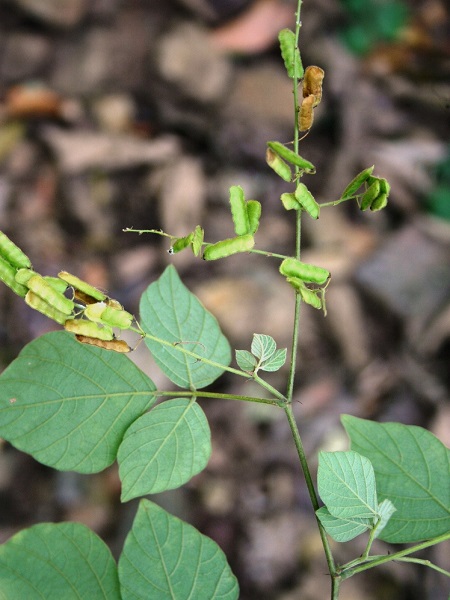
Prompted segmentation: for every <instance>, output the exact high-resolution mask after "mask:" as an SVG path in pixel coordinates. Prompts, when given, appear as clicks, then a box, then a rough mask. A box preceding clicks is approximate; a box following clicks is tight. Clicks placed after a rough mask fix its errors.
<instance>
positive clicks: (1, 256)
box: [0, 231, 134, 352]
mask: <svg viewBox="0 0 450 600" xmlns="http://www.w3.org/2000/svg"><path fill="white" fill-rule="evenodd" d="M0 279H1V280H2V281H3V282H4V283H5V284H6V285H7V286H9V287H10V288H11V289H12V290H13V291H14V292H15V293H16V294H17V295H19V296H21V297H22V298H24V299H25V302H26V303H27V304H28V306H30V307H31V308H33V309H34V310H37V311H39V312H40V313H42V314H44V315H45V316H47V317H48V318H50V319H52V320H53V321H56V322H57V323H59V324H60V325H63V326H64V328H65V329H66V330H67V331H70V332H72V333H74V334H75V336H76V338H77V340H78V341H80V342H82V343H86V344H91V345H95V346H99V347H101V348H105V349H107V350H115V351H116V352H129V351H130V350H131V348H130V347H129V346H128V344H126V342H124V341H123V340H118V339H116V337H115V334H114V328H118V329H129V328H130V327H131V326H132V323H133V321H134V317H133V315H132V314H131V313H129V312H127V311H126V310H124V309H123V306H122V305H121V304H120V303H119V302H117V300H113V299H112V298H108V296H106V294H104V293H103V292H101V291H100V290H98V289H97V288H95V287H94V286H92V285H90V284H89V283H87V282H85V281H83V280H81V279H80V278H79V277H76V276H75V275H71V274H70V273H67V271H61V272H60V273H59V274H58V277H49V276H42V275H40V274H39V273H37V272H36V271H34V270H33V267H32V264H31V261H30V259H29V258H28V256H27V255H26V254H24V253H23V252H22V250H21V249H20V248H19V247H18V246H16V244H14V242H13V241H12V240H10V239H9V238H8V236H6V235H5V234H4V233H3V232H1V231H0ZM68 291H69V295H67V293H68ZM69 296H70V297H69Z"/></svg>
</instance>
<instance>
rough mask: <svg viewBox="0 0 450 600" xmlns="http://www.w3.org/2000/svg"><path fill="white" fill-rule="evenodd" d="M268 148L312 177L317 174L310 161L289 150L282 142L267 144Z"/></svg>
mask: <svg viewBox="0 0 450 600" xmlns="http://www.w3.org/2000/svg"><path fill="white" fill-rule="evenodd" d="M267 146H268V147H269V148H270V149H271V150H272V151H273V152H275V154H278V156H280V157H281V158H282V159H284V160H287V161H288V162H290V163H291V164H293V165H295V166H296V167H299V168H300V169H301V170H302V171H305V172H306V173H310V174H311V175H313V174H314V173H315V172H316V167H315V166H314V165H313V164H312V163H310V162H309V160H306V159H304V158H303V157H302V156H300V155H299V154H296V153H295V152H293V151H292V150H289V148H287V147H286V146H285V145H284V144H282V143H281V142H267ZM286 181H287V180H286Z"/></svg>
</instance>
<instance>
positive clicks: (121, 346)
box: [75, 334, 131, 354]
mask: <svg viewBox="0 0 450 600" xmlns="http://www.w3.org/2000/svg"><path fill="white" fill-rule="evenodd" d="M75 337H76V339H77V341H79V342H81V343H82V344H90V345H91V346H97V347H98V348H103V349H104V350H114V352H120V353H122V354H124V353H127V352H131V348H130V346H129V345H128V344H127V343H126V342H124V341H123V340H100V339H98V338H95V337H89V336H87V335H80V334H77V335H76V336H75Z"/></svg>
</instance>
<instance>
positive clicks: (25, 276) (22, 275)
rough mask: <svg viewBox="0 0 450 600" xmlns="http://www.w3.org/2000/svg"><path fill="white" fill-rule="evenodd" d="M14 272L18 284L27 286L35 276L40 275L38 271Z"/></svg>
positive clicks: (21, 270) (22, 270)
mask: <svg viewBox="0 0 450 600" xmlns="http://www.w3.org/2000/svg"><path fill="white" fill-rule="evenodd" d="M14 272H15V280H16V281H17V283H21V284H22V285H27V283H28V280H29V279H30V278H31V277H33V275H37V274H38V273H36V271H33V269H19V270H18V271H16V270H15V269H14Z"/></svg>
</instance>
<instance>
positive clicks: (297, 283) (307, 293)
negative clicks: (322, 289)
mask: <svg viewBox="0 0 450 600" xmlns="http://www.w3.org/2000/svg"><path fill="white" fill-rule="evenodd" d="M286 281H287V282H288V283H290V284H291V285H292V287H293V288H294V289H295V290H296V291H297V292H298V293H299V294H300V296H301V299H302V300H303V302H305V303H306V304H309V305H310V306H313V307H314V308H317V309H319V310H320V309H321V308H322V300H321V299H320V298H319V296H318V292H317V291H316V290H310V289H309V288H307V287H306V285H305V282H304V281H302V280H301V279H299V278H298V277H288V278H287V279H286Z"/></svg>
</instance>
